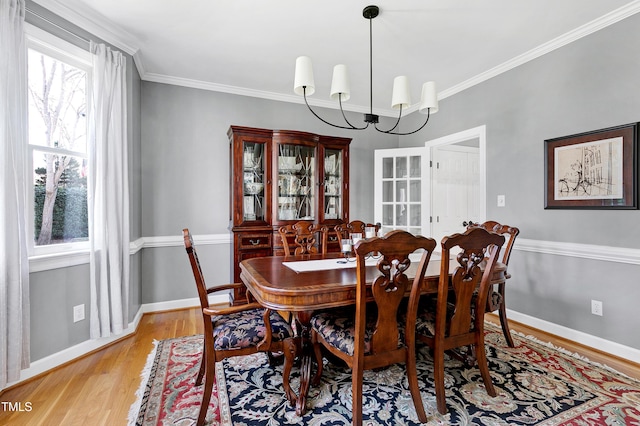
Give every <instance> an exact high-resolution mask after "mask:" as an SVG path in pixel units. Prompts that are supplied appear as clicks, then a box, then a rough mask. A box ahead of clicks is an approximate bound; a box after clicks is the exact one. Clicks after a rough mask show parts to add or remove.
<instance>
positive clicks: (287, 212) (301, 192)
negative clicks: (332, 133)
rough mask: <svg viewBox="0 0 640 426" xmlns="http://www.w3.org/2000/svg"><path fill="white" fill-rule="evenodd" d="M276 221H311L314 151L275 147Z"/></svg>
mask: <svg viewBox="0 0 640 426" xmlns="http://www.w3.org/2000/svg"><path fill="white" fill-rule="evenodd" d="M276 149H277V152H278V155H277V159H278V161H277V164H276V166H277V177H278V204H277V212H276V214H277V217H276V220H278V221H285V220H315V205H316V203H315V196H316V193H315V190H316V189H315V187H314V184H315V182H316V180H315V176H316V170H315V167H316V158H315V157H316V148H315V147H312V146H305V145H294V144H278V145H277V146H276Z"/></svg>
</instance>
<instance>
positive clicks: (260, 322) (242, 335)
mask: <svg viewBox="0 0 640 426" xmlns="http://www.w3.org/2000/svg"><path fill="white" fill-rule="evenodd" d="M263 316H264V309H251V310H248V311H242V312H236V313H234V314H226V315H215V316H212V317H211V322H212V325H213V336H214V340H213V344H214V348H215V350H216V351H226V350H231V349H243V348H250V347H255V346H257V345H258V344H259V343H260V342H262V341H263V340H264V338H265V336H266V331H267V328H266V326H265V324H264V318H263ZM269 318H270V320H271V333H272V334H271V339H272V341H274V342H282V341H283V340H285V339H287V338H289V337H292V336H293V330H292V329H291V326H290V325H289V323H287V321H286V320H285V319H284V318H282V316H281V315H280V314H279V313H277V312H275V311H272V312H271V313H270V317H269Z"/></svg>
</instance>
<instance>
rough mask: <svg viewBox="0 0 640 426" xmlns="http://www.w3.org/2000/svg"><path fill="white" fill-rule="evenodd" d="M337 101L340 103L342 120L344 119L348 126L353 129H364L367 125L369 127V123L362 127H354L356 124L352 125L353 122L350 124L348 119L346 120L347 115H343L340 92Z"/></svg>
mask: <svg viewBox="0 0 640 426" xmlns="http://www.w3.org/2000/svg"><path fill="white" fill-rule="evenodd" d="M338 102H339V103H340V112H341V113H342V118H344V121H345V122H346V123H347V124H348V125H349V126H351V128H352V129H353V130H364V129H366V128H367V127H369V123H367V124H366V125H365V126H364V127H356V126H354V125H353V124H351V123H350V122H349V120H347V116H346V115H345V113H344V110H343V109H342V96H341V94H338Z"/></svg>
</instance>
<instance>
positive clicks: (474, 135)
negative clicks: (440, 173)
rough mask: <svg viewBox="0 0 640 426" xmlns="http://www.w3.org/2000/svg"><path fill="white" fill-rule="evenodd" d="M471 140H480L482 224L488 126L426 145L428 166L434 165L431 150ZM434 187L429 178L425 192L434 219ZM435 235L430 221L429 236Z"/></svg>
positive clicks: (485, 197)
mask: <svg viewBox="0 0 640 426" xmlns="http://www.w3.org/2000/svg"><path fill="white" fill-rule="evenodd" d="M470 139H478V155H479V158H478V163H479V164H478V172H479V174H480V182H479V189H478V191H479V192H480V194H479V196H480V207H479V210H480V215H481V216H482V217H478V218H476V220H477V221H478V222H480V223H482V222H484V221H485V220H487V219H486V217H487V152H486V149H487V126H486V125H482V126H478V127H473V128H471V129H467V130H463V131H461V132H458V133H453V134H451V135H447V136H442V137H440V138H437V139H432V140H429V141H427V142H425V143H424V146H425V148H427V149H426V150H425V151H426V152H425V156H426V160H427V161H428V162H429V163H428V164H432V158H431V148H433V147H436V146H438V147H439V146H444V145H454V144H457V143H460V142H464V141H467V140H470ZM431 172H432V173H433V167H431ZM432 185H433V177H432V176H431V175H430V176H429V185H425V188H424V190H425V191H426V192H427V193H426V194H425V198H424V200H427V202H428V203H429V208H428V211H429V215H430V217H433V203H432V202H431V195H432V194H433V191H432ZM432 234H433V222H432V221H429V235H432Z"/></svg>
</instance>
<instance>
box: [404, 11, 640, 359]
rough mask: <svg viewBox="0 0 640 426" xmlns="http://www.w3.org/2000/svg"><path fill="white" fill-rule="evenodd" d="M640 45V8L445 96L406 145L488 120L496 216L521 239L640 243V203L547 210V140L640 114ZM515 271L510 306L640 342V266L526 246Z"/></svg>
mask: <svg viewBox="0 0 640 426" xmlns="http://www.w3.org/2000/svg"><path fill="white" fill-rule="evenodd" d="M638 52H640V15H635V16H632V17H629V18H627V19H625V20H623V21H621V22H619V23H617V24H615V25H613V26H610V27H607V28H604V29H603V30H600V31H598V32H596V33H594V34H591V35H589V36H587V37H585V38H582V39H580V40H578V41H576V42H574V43H571V44H569V45H567V46H564V47H562V48H560V49H558V50H555V51H553V52H550V53H548V54H546V55H544V56H541V57H540V58H537V59H535V60H533V61H531V62H528V63H526V64H524V65H522V66H520V67H517V68H515V69H513V70H511V71H509V72H507V73H504V74H502V75H499V76H497V77H494V78H492V79H490V80H488V81H486V82H484V83H482V84H479V85H477V86H474V87H472V88H470V89H467V90H465V91H463V92H460V93H458V94H456V95H454V96H452V97H450V98H447V99H444V100H443V101H441V103H440V112H438V113H437V114H435V115H434V116H433V117H432V120H431V122H430V124H429V125H428V126H427V129H428V130H427V131H426V133H422V134H419V135H417V136H415V137H403V138H401V139H400V145H401V146H403V147H407V146H424V143H425V141H427V140H430V139H434V138H437V137H441V136H444V135H448V134H452V133H456V132H459V131H462V130H466V129H469V128H472V127H476V126H479V125H483V124H486V126H487V199H488V201H487V218H489V219H494V220H497V221H500V222H502V223H507V224H510V225H514V226H517V227H519V228H520V230H521V234H520V237H519V238H521V239H530V240H539V241H551V242H565V243H581V244H593V245H598V246H611V247H622V248H634V249H638V248H640V238H638V237H639V236H640V228H639V225H638V224H639V223H640V211H638V210H617V211H616V210H613V211H612V210H545V209H544V140H545V139H550V138H555V137H561V136H567V135H571V134H576V133H581V132H586V131H591V130H597V129H601V128H606V127H612V126H617V125H623V124H628V123H633V122H637V121H640V96H638V89H639V88H640V55H638ZM412 119H414V117H412ZM498 194H505V195H506V201H507V203H506V207H503V208H499V207H497V206H496V196H497V195H498ZM516 247H517V243H516ZM510 271H511V272H512V274H513V279H512V280H511V281H510V282H509V283H508V295H507V298H508V307H509V308H510V309H513V310H515V311H518V312H520V313H523V314H526V315H530V316H532V317H535V318H539V319H543V320H546V321H549V322H552V323H554V324H559V325H563V326H566V327H569V328H571V329H574V330H579V331H583V332H585V333H589V334H592V335H595V336H598V337H601V338H604V339H607V340H610V341H614V342H618V343H621V344H623V345H627V346H630V347H633V348H637V349H640V333H636V332H630V331H631V330H640V315H638V314H637V302H638V300H639V299H640V287H639V286H638V278H637V277H638V275H639V274H640V267H639V266H638V265H628V264H621V263H615V262H603V261H598V260H588V259H580V258H575V257H568V256H554V255H550V254H540V253H530V252H522V251H517V250H516V251H515V253H514V254H513V258H512V266H511V267H510ZM591 299H595V300H600V301H603V304H604V316H602V317H598V316H594V315H592V314H591V313H590V306H591V305H590V300H591Z"/></svg>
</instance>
